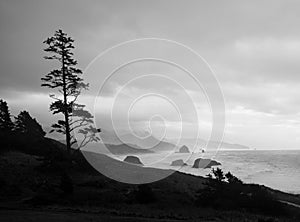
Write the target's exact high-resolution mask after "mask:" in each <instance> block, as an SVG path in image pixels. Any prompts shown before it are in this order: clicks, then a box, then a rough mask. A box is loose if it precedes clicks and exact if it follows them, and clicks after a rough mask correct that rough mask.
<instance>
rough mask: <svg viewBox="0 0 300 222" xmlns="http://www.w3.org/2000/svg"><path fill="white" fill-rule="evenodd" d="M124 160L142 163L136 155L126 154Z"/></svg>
mask: <svg viewBox="0 0 300 222" xmlns="http://www.w3.org/2000/svg"><path fill="white" fill-rule="evenodd" d="M124 162H127V163H132V164H137V165H144V164H143V163H142V162H141V161H140V159H139V158H138V157H136V156H127V157H126V158H125V159H124Z"/></svg>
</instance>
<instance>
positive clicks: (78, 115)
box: [42, 30, 100, 152]
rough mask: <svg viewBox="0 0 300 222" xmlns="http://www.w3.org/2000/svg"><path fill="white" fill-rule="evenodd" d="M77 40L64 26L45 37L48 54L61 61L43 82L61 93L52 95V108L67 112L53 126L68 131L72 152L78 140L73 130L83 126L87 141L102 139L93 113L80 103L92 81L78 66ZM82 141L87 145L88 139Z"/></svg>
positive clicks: (59, 112)
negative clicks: (87, 82) (75, 42)
mask: <svg viewBox="0 0 300 222" xmlns="http://www.w3.org/2000/svg"><path fill="white" fill-rule="evenodd" d="M73 42H74V40H73V39H72V38H71V37H69V36H68V35H67V34H66V33H64V32H63V31H62V30H58V31H56V32H55V34H54V36H52V37H49V38H48V39H47V40H45V41H44V43H45V44H46V45H47V48H46V49H44V51H45V52H47V53H49V54H50V56H45V57H44V58H45V59H47V60H55V61H57V62H58V63H59V68H58V69H54V70H52V71H51V72H50V73H48V74H47V75H46V76H45V77H43V78H42V82H43V83H42V86H44V87H49V88H51V89H57V91H58V93H59V94H60V95H59V96H57V95H55V94H50V97H51V98H53V99H54V100H55V101H54V102H52V103H51V105H50V111H52V112H53V114H63V116H64V119H63V120H58V122H57V123H55V124H53V125H52V127H53V130H52V131H51V132H53V131H56V132H58V133H62V134H65V136H66V145H67V150H68V152H70V150H71V146H72V145H73V144H75V143H77V141H76V139H75V138H74V137H73V136H72V134H71V133H72V131H74V130H75V129H77V130H78V129H81V130H83V131H80V132H81V133H82V132H84V133H86V134H85V135H84V139H85V141H88V142H89V141H98V140H100V139H99V138H98V137H97V136H96V134H94V131H95V130H96V129H95V128H94V127H93V126H92V125H91V124H92V123H93V120H92V118H93V116H92V115H91V114H90V113H89V112H88V111H87V110H85V109H84V108H85V106H84V105H82V104H78V103H76V100H77V98H78V96H79V95H80V93H81V91H82V90H87V89H88V84H86V83H84V81H83V79H82V78H81V76H82V71H81V70H80V69H78V68H77V67H76V66H77V61H76V60H75V59H74V58H73V52H72V50H73V49H74V45H73ZM84 127H85V128H84ZM82 128H84V129H82ZM90 129H92V131H91V130H90ZM81 145H86V143H84V144H81ZM78 148H80V147H78Z"/></svg>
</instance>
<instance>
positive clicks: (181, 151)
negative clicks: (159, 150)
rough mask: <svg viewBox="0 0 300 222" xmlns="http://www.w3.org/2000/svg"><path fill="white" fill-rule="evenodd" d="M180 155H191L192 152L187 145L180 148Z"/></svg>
mask: <svg viewBox="0 0 300 222" xmlns="http://www.w3.org/2000/svg"><path fill="white" fill-rule="evenodd" d="M179 153H190V150H189V148H188V147H187V146H186V145H183V146H182V147H180V149H179Z"/></svg>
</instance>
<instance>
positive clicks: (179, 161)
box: [171, 159, 187, 166]
mask: <svg viewBox="0 0 300 222" xmlns="http://www.w3.org/2000/svg"><path fill="white" fill-rule="evenodd" d="M171 166H187V164H186V163H185V162H183V160H182V159H180V160H174V161H173V162H172V163H171Z"/></svg>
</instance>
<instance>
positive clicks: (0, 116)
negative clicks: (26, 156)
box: [0, 99, 14, 134]
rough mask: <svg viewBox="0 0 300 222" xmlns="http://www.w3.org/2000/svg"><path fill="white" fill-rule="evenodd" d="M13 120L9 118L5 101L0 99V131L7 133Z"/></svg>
mask: <svg viewBox="0 0 300 222" xmlns="http://www.w3.org/2000/svg"><path fill="white" fill-rule="evenodd" d="M13 126H14V124H13V122H12V121H11V118H10V112H9V109H8V105H7V102H5V101H4V100H2V99H1V100H0V133H1V134H7V133H10V132H11V131H12V129H13Z"/></svg>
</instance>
